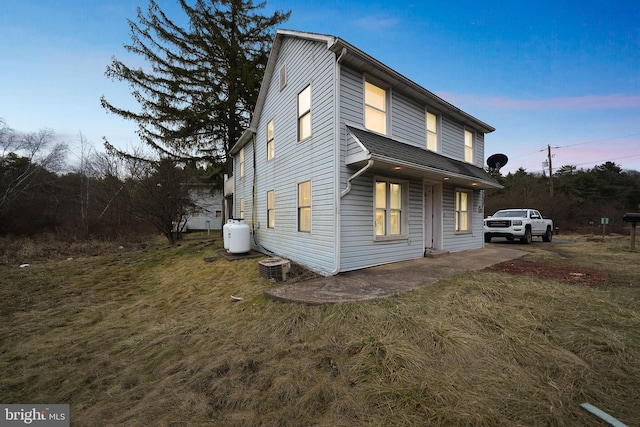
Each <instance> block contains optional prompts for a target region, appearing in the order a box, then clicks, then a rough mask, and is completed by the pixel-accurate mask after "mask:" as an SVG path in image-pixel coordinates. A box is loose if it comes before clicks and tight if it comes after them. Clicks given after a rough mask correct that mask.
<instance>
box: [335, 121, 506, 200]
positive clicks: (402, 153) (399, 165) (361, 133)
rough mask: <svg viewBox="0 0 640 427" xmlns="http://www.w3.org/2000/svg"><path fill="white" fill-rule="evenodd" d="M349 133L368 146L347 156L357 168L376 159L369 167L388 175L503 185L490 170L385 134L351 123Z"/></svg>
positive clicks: (481, 187)
mask: <svg viewBox="0 0 640 427" xmlns="http://www.w3.org/2000/svg"><path fill="white" fill-rule="evenodd" d="M347 130H348V132H349V135H350V136H352V137H353V138H354V139H355V140H356V142H357V143H358V144H359V145H360V146H362V147H363V148H364V150H363V151H360V152H356V153H354V154H351V155H349V156H347V158H346V160H345V163H346V165H347V166H349V167H352V168H354V169H360V168H363V167H364V166H365V165H367V164H368V163H369V161H373V164H372V165H370V166H369V168H368V170H369V171H370V172H373V173H377V174H381V175H386V176H401V177H407V178H419V179H423V180H425V181H431V182H442V183H446V184H450V185H458V186H461V187H465V188H472V189H477V190H488V189H492V188H502V187H503V186H502V185H500V184H499V183H498V182H497V181H496V180H495V179H494V178H493V177H492V176H491V175H489V173H487V171H485V170H484V169H482V168H479V167H477V166H474V165H471V164H468V163H466V162H462V161H459V160H455V159H451V158H449V157H446V156H443V155H441V154H437V153H433V152H431V151H428V150H426V149H423V148H420V147H416V146H413V145H409V144H405V143H403V142H400V141H396V140H393V139H391V138H388V137H385V136H383V135H378V134H375V133H373V132H369V131H365V130H362V129H356V128H353V127H351V126H347Z"/></svg>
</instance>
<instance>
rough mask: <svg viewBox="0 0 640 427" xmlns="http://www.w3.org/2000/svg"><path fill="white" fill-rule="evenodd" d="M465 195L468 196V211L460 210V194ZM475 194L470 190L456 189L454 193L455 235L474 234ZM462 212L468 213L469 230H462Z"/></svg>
mask: <svg viewBox="0 0 640 427" xmlns="http://www.w3.org/2000/svg"><path fill="white" fill-rule="evenodd" d="M460 193H465V194H466V195H467V206H466V208H467V210H466V211H462V210H458V194H460ZM473 193H474V191H473V190H472V189H470V188H456V189H455V191H454V193H453V215H454V219H453V231H454V233H455V234H473ZM461 212H466V213H467V224H466V225H467V229H466V230H462V229H460V217H459V214H460V213H461Z"/></svg>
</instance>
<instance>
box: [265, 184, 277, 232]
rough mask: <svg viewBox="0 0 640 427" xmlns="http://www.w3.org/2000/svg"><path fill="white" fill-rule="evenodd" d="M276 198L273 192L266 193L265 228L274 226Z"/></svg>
mask: <svg viewBox="0 0 640 427" xmlns="http://www.w3.org/2000/svg"><path fill="white" fill-rule="evenodd" d="M275 208H276V197H275V193H274V192H273V190H271V191H267V228H275V226H276V217H275V214H276V210H275Z"/></svg>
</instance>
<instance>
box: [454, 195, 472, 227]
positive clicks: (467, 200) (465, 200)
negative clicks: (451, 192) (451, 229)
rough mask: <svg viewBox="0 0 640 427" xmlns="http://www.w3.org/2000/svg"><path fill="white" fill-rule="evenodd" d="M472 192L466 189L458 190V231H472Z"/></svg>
mask: <svg viewBox="0 0 640 427" xmlns="http://www.w3.org/2000/svg"><path fill="white" fill-rule="evenodd" d="M472 194H473V193H472V192H471V191H464V190H456V203H455V208H456V213H455V215H456V221H455V227H456V229H455V230H456V231H457V232H468V231H471V223H470V220H471V218H470V213H471V200H472Z"/></svg>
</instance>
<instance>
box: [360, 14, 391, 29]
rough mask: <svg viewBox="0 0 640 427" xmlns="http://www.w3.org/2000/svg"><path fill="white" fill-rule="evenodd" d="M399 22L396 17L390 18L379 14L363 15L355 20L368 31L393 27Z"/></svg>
mask: <svg viewBox="0 0 640 427" xmlns="http://www.w3.org/2000/svg"><path fill="white" fill-rule="evenodd" d="M397 23H398V20H397V19H396V18H390V17H386V16H379V15H369V16H363V17H362V18H358V19H356V20H355V24H356V26H357V27H359V28H362V29H364V30H367V31H378V30H384V29H387V28H391V27H393V26H395V25H396V24H397Z"/></svg>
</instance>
